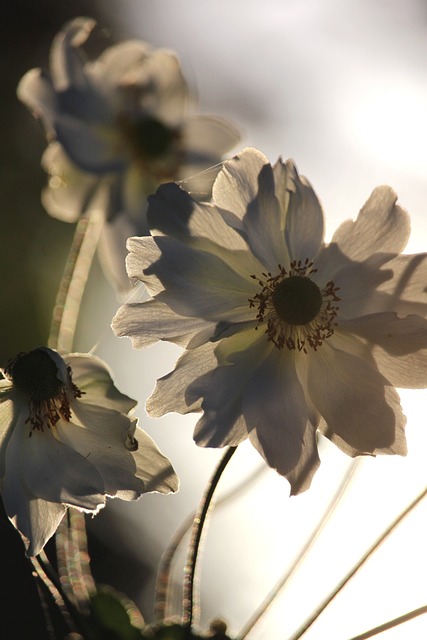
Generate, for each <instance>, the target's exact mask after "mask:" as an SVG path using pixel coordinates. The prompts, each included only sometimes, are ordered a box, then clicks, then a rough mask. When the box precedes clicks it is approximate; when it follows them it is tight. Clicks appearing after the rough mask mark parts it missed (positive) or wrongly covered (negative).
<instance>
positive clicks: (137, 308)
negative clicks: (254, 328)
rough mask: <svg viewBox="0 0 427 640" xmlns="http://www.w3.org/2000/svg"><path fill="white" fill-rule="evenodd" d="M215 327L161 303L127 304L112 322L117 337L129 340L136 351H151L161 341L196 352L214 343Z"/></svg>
mask: <svg viewBox="0 0 427 640" xmlns="http://www.w3.org/2000/svg"><path fill="white" fill-rule="evenodd" d="M215 326H216V323H214V322H205V321H204V320H200V319H199V318H188V317H182V316H179V315H177V314H176V313H175V312H174V311H172V310H171V309H169V307H168V306H167V305H165V304H163V303H162V302H158V301H157V300H148V301H147V302H139V303H138V302H137V303H134V304H124V305H122V306H121V307H120V309H119V310H118V311H117V313H116V315H115V316H114V318H113V322H112V328H113V331H114V333H115V334H116V336H119V337H123V336H127V337H129V338H130V339H131V340H132V346H133V348H134V349H142V348H144V347H148V346H150V345H152V344H155V343H156V342H157V341H158V340H168V341H169V342H174V343H175V344H179V345H181V346H187V347H189V348H190V345H191V348H194V347H195V346H200V345H201V344H202V343H203V342H206V341H207V340H209V339H210V337H211V336H212V335H213V334H214V333H215Z"/></svg>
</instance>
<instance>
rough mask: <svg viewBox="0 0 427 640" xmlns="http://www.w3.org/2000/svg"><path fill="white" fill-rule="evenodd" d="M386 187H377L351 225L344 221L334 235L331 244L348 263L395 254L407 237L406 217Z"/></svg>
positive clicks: (392, 192) (407, 218)
mask: <svg viewBox="0 0 427 640" xmlns="http://www.w3.org/2000/svg"><path fill="white" fill-rule="evenodd" d="M396 200H397V195H396V194H395V192H394V191H393V189H391V188H390V187H377V188H376V189H374V191H373V192H372V194H371V196H370V197H369V199H368V201H367V202H366V204H365V205H364V206H363V208H362V209H361V211H360V213H359V215H358V217H357V219H356V221H355V222H352V221H351V220H347V222H344V223H343V224H342V225H341V226H340V227H339V228H338V229H337V231H336V232H335V233H334V235H333V238H332V242H335V243H337V244H338V246H339V248H340V249H341V251H342V252H343V253H344V254H346V255H347V256H348V257H349V258H351V259H352V260H358V261H362V260H366V259H367V258H369V256H370V255H372V254H373V253H381V252H383V253H387V252H390V253H399V252H400V251H401V250H402V249H403V248H404V247H405V245H406V243H407V241H408V238H409V234H410V223H409V216H408V214H407V213H406V211H404V210H403V209H402V208H401V207H399V205H397V204H396Z"/></svg>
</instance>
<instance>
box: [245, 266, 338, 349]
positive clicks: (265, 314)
mask: <svg viewBox="0 0 427 640" xmlns="http://www.w3.org/2000/svg"><path fill="white" fill-rule="evenodd" d="M316 273H317V269H315V268H314V264H313V262H312V261H311V260H309V259H308V258H306V260H305V261H304V262H302V261H301V260H298V261H293V262H291V263H290V266H289V269H285V268H284V267H283V266H282V265H280V264H279V265H278V272H277V274H275V275H273V274H272V273H270V272H268V273H262V274H261V277H258V276H256V275H255V274H254V275H251V278H253V279H254V280H256V281H257V282H258V286H259V287H260V291H258V293H256V294H255V295H254V297H253V298H250V299H249V300H248V302H249V306H250V307H251V308H254V309H256V310H257V313H256V319H257V320H258V324H257V326H256V327H255V328H256V329H258V328H259V327H260V326H261V325H264V326H265V333H266V335H267V338H268V340H269V341H270V342H272V343H273V344H274V345H275V346H276V347H277V348H278V349H283V348H287V349H289V350H294V349H297V350H298V351H302V352H303V353H307V347H309V348H311V349H313V350H314V351H316V350H317V349H318V348H319V347H320V346H321V345H322V343H323V342H324V340H326V339H327V338H329V337H330V336H331V335H332V334H333V333H334V327H335V326H336V324H337V322H336V317H337V314H338V310H339V307H338V305H337V304H336V303H337V302H339V301H340V298H339V296H338V295H337V291H338V290H339V287H337V286H335V283H334V282H332V281H329V282H327V283H326V284H325V285H324V286H323V287H320V286H319V285H318V284H317V283H316V282H315V281H314V280H313V276H314V274H316Z"/></svg>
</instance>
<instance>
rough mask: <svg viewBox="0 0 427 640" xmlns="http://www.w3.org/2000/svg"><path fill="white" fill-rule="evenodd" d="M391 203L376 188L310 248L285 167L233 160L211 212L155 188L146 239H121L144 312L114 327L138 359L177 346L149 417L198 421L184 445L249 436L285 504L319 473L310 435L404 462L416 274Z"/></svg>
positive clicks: (422, 324)
mask: <svg viewBox="0 0 427 640" xmlns="http://www.w3.org/2000/svg"><path fill="white" fill-rule="evenodd" d="M396 199H397V197H396V195H395V193H394V192H393V191H392V189H390V188H389V187H385V186H384V187H379V188H377V189H375V190H374V191H373V193H372V195H371V196H370V198H369V199H368V201H367V203H366V204H365V205H364V207H363V208H362V210H361V211H360V213H359V215H358V218H357V220H356V221H355V222H353V221H347V222H345V223H344V224H342V225H341V226H340V227H339V228H338V230H337V231H336V233H335V235H334V236H333V238H332V241H331V243H330V244H325V243H324V241H323V233H324V228H323V227H324V220H323V213H322V209H321V206H320V203H319V201H318V199H317V196H316V194H315V193H314V191H313V189H312V187H311V186H310V184H309V183H308V182H307V180H306V179H305V178H303V177H300V176H299V175H298V173H297V171H296V169H295V167H294V165H293V163H292V162H291V161H287V162H283V161H282V160H281V159H279V160H278V162H277V163H276V164H275V165H274V167H272V166H271V165H270V164H269V163H268V161H267V159H266V158H265V157H264V156H263V155H262V154H261V153H260V152H258V151H256V150H255V149H247V150H245V151H243V152H242V153H241V154H239V155H238V156H236V157H235V158H233V159H232V160H230V161H227V162H225V163H224V165H223V169H222V171H221V172H220V173H219V175H218V177H217V179H216V181H215V184H214V187H213V198H212V203H197V202H195V201H193V200H192V199H191V197H190V196H189V195H188V194H187V193H185V192H184V191H182V190H181V189H180V188H179V187H178V186H177V185H174V184H168V185H163V186H161V187H160V188H159V189H158V191H157V194H156V195H155V196H153V197H151V198H150V199H149V202H150V205H149V210H148V221H149V224H150V230H151V233H152V236H153V237H147V238H130V239H129V241H128V248H129V250H130V255H129V257H128V262H127V267H128V272H129V276H130V277H132V278H139V279H140V280H141V281H142V282H144V283H145V285H146V288H147V290H148V291H149V293H150V294H151V296H152V299H151V300H149V301H147V302H144V303H139V304H127V305H123V306H122V307H121V308H120V309H119V311H118V313H117V315H116V317H115V319H114V320H113V328H114V330H115V332H116V334H117V335H119V336H124V335H126V336H129V337H131V338H132V341H133V344H134V346H135V347H137V348H138V347H144V346H147V345H149V344H152V343H154V342H156V341H157V340H168V341H171V342H175V343H177V344H179V345H182V346H184V347H185V348H186V350H185V352H184V354H183V355H182V357H181V358H180V359H179V360H178V363H177V366H176V368H175V370H174V371H172V372H171V373H169V374H168V375H166V376H164V377H163V378H161V379H160V380H159V381H158V382H157V386H156V389H155V391H154V393H153V395H152V396H151V398H150V399H149V400H148V404H147V408H148V411H149V413H150V414H151V415H153V416H160V415H163V414H164V413H167V412H170V411H177V412H180V413H188V412H193V411H203V412H204V413H203V416H202V418H201V419H200V420H199V422H198V423H197V426H196V429H195V434H194V438H195V441H196V443H197V444H199V445H201V446H207V447H223V446H225V445H233V446H234V445H238V444H239V443H240V442H242V441H243V440H244V439H245V438H247V437H249V439H250V441H251V442H252V444H253V445H254V447H255V448H256V449H257V450H258V451H259V453H260V454H261V455H262V456H263V457H264V458H265V460H266V462H267V463H268V464H269V465H270V466H271V467H273V468H275V469H277V471H278V472H279V473H280V474H282V475H284V476H286V477H287V478H288V480H289V482H290V484H291V491H292V493H298V492H300V491H303V490H305V489H307V488H308V486H309V484H310V481H311V479H312V476H313V474H314V472H315V470H316V468H317V466H318V464H319V457H318V452H317V443H316V431H317V430H319V431H320V433H322V434H324V435H325V436H326V437H327V438H329V439H330V440H331V441H332V442H334V443H335V444H336V445H338V447H340V448H341V449H342V450H343V451H344V452H345V453H346V454H348V455H350V456H356V455H361V454H368V455H375V454H377V453H388V454H393V453H397V454H402V455H403V454H405V452H406V441H405V435H404V426H405V421H406V420H405V417H404V415H403V414H402V411H401V407H400V402H399V396H398V394H397V392H396V391H395V389H394V386H398V387H411V388H416V387H425V386H426V385H427V321H426V319H425V317H426V314H427V293H426V288H425V287H426V285H425V283H426V281H427V269H426V267H427V260H426V255H425V254H419V255H412V256H411V255H399V252H400V251H401V250H402V249H403V247H404V246H405V244H406V242H407V240H408V237H409V233H410V228H409V217H408V215H407V213H406V212H405V211H403V210H402V209H401V208H400V207H399V206H398V205H397V204H396ZM409 314H410V315H409Z"/></svg>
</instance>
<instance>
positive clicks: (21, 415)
mask: <svg viewBox="0 0 427 640" xmlns="http://www.w3.org/2000/svg"><path fill="white" fill-rule="evenodd" d="M27 417H28V406H27V405H26V404H24V403H21V402H20V394H17V393H16V392H12V393H11V394H7V395H6V394H4V395H3V394H2V396H0V484H1V480H2V478H3V477H4V474H5V465H6V456H7V447H8V443H9V440H10V438H11V436H12V433H13V430H14V428H15V425H16V424H17V422H18V421H21V422H24V423H25V420H26V419H27Z"/></svg>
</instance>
